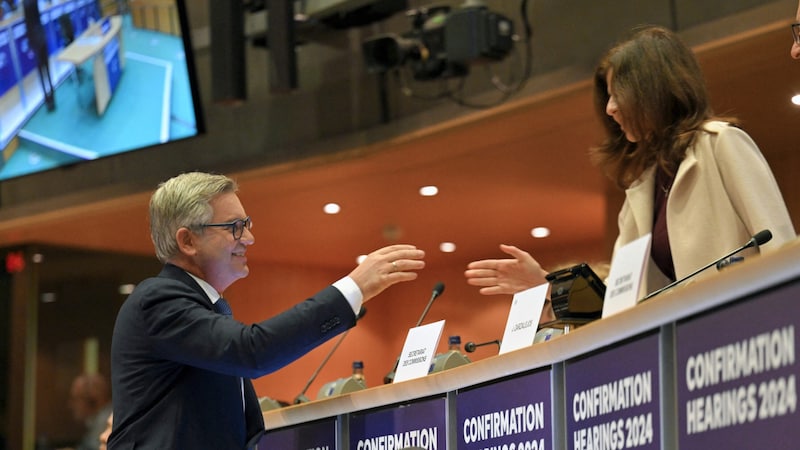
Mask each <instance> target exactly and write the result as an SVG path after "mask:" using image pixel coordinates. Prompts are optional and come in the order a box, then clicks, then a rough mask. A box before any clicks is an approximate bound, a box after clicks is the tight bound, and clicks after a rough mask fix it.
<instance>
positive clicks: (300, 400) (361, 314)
mask: <svg viewBox="0 0 800 450" xmlns="http://www.w3.org/2000/svg"><path fill="white" fill-rule="evenodd" d="M366 313H367V308H366V307H365V306H363V305H362V306H361V309H360V310H359V311H358V315H356V321H358V320H361V318H362V317H364V314H366ZM349 332H350V330H347V331H345V332H344V333H342V335H341V336H340V337H339V340H338V341H336V344H334V345H333V348H331V351H329V352H328V354H327V356H325V358H324V359H323V360H322V362H321V363H320V365H319V367H317V370H315V371H314V373H313V374H312V375H311V378H309V379H308V381H307V382H306V385H305V386H303V390H302V391H300V393H299V394H297V397H295V398H294V404H295V405H297V404H299V403H308V402H310V401H311V400H309V398H308V397H306V391H307V390H308V387H309V386H311V383H313V382H314V380H316V379H317V375H319V372H320V371H321V370H322V368H323V367H325V364H328V360H329V359H331V356H333V352H335V351H336V349H337V348H339V344H341V343H342V341H343V340H344V338H346V337H347V333H349Z"/></svg>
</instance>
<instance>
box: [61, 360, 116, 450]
mask: <svg viewBox="0 0 800 450" xmlns="http://www.w3.org/2000/svg"><path fill="white" fill-rule="evenodd" d="M69 397H70V398H69V407H70V410H72V415H73V417H74V418H75V420H76V421H78V422H80V423H81V425H83V426H85V427H86V430H85V433H84V434H83V437H82V438H81V440H80V442H78V443H77V444H76V445H75V447H73V449H74V450H97V449H98V448H99V442H98V440H97V437H98V436H99V435H100V433H101V432H102V431H103V428H105V426H106V419H107V418H108V415H109V414H111V392H110V389H109V385H108V379H107V378H106V377H105V376H103V375H101V374H98V373H83V374H81V375H78V376H77V377H75V379H74V380H73V381H72V385H71V387H70V390H69Z"/></svg>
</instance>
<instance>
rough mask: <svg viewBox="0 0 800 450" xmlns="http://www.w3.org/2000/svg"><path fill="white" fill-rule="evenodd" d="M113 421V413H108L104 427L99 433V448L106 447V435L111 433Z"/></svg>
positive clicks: (103, 448)
mask: <svg viewBox="0 0 800 450" xmlns="http://www.w3.org/2000/svg"><path fill="white" fill-rule="evenodd" d="M113 421H114V413H113V412H112V413H111V414H109V415H108V418H107V419H106V428H105V429H104V430H103V432H102V433H100V437H99V439H100V450H106V449H107V448H108V436H110V435H111V424H112V423H113Z"/></svg>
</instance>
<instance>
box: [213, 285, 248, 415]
mask: <svg viewBox="0 0 800 450" xmlns="http://www.w3.org/2000/svg"><path fill="white" fill-rule="evenodd" d="M214 311H216V312H217V314H222V315H223V316H233V310H231V305H229V304H228V302H227V300H225V299H224V298H222V297H220V298H219V299H218V300H217V302H216V303H214ZM243 383H244V380H242V378H241V377H239V386H240V388H241V390H242V406H243V407H244V405H245V401H244V384H243Z"/></svg>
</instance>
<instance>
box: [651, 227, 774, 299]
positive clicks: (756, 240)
mask: <svg viewBox="0 0 800 450" xmlns="http://www.w3.org/2000/svg"><path fill="white" fill-rule="evenodd" d="M770 239H772V232H771V231H769V230H761V231H759V232H758V233H756V234H754V235H753V237H751V238H750V240H749V241H747V242H746V243H745V244H744V245H742V246H741V247H739V248H737V249H736V250H734V251H732V252H730V253H728V254H727V255H725V256H723V257H721V258H719V259H716V260H714V261H712V262H710V263H708V264H707V265H705V266H703V267H701V268H699V269H697V270H695V271H694V272H692V273H690V274H689V275H686V276H685V277H683V278H681V279H680V280H675V281H673V282H672V283H670V284H668V285H666V286H664V287H662V288H661V289H658V290H656V291H653V292H651V293H649V294H647V295H646V296H644V297H643V298H642V299H641V300H639V302H643V301H645V300H647V299H650V298H652V297H655V296H656V295H658V294H660V293H662V292H664V291H666V290H667V289H670V288H672V287H674V286H675V285H678V284H681V283H683V282H684V281H686V280H688V279H689V278H692V277H693V276H695V275H697V274H698V273H700V272H702V271H704V270H706V269H708V268H709V267H711V266H714V265H716V264H718V263H719V262H721V261H724V260H726V259H728V258H730V257H731V256H733V255H735V254H737V253H739V252H740V251H742V250H745V249H748V248H750V247H755V246H757V245H764V244H766V243H767V242H769V241H770Z"/></svg>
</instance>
